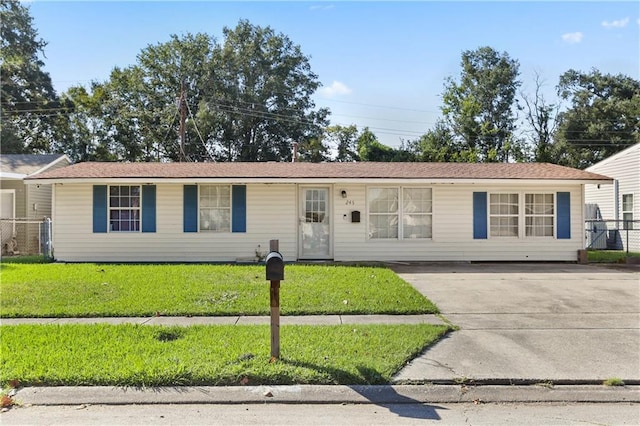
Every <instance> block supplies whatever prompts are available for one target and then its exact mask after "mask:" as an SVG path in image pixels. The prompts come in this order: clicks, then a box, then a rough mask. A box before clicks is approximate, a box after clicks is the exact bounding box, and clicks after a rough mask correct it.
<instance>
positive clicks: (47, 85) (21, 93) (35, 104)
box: [0, 0, 59, 153]
mask: <svg viewBox="0 0 640 426" xmlns="http://www.w3.org/2000/svg"><path fill="white" fill-rule="evenodd" d="M45 46H46V42H45V41H44V40H42V39H41V38H39V37H38V32H37V31H36V30H35V29H34V27H33V18H32V17H31V15H30V13H29V9H28V8H27V7H26V6H24V5H23V4H22V3H20V2H18V1H11V0H1V1H0V61H1V62H2V66H1V67H0V84H1V86H0V89H1V93H0V107H1V118H0V133H1V135H0V137H1V139H2V145H1V149H2V152H3V153H47V152H51V150H52V146H51V141H52V140H53V139H54V135H53V132H54V126H53V123H54V121H55V117H56V115H57V114H58V112H59V109H58V108H59V103H58V96H57V94H56V92H55V90H54V89H53V85H52V83H51V77H50V76H49V74H48V73H46V72H44V71H43V69H42V68H43V67H44V62H43V61H42V59H41V55H43V51H44V47H45Z"/></svg>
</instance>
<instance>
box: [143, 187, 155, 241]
mask: <svg viewBox="0 0 640 426" xmlns="http://www.w3.org/2000/svg"><path fill="white" fill-rule="evenodd" d="M142 232H156V186H155V185H142Z"/></svg>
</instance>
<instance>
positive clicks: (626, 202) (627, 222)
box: [622, 194, 633, 229]
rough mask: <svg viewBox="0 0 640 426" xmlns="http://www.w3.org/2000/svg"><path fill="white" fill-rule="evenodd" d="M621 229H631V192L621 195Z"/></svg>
mask: <svg viewBox="0 0 640 426" xmlns="http://www.w3.org/2000/svg"><path fill="white" fill-rule="evenodd" d="M622 220H623V221H624V222H622V229H633V194H623V195H622Z"/></svg>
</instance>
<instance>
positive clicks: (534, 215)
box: [522, 192, 558, 238]
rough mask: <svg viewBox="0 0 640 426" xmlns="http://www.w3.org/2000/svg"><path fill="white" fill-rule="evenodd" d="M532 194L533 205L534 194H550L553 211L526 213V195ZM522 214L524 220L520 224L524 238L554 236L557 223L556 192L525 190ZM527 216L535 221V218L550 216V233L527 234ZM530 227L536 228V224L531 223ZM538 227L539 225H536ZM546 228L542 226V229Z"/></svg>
mask: <svg viewBox="0 0 640 426" xmlns="http://www.w3.org/2000/svg"><path fill="white" fill-rule="evenodd" d="M528 195H530V196H533V198H534V204H533V205H534V206H535V196H536V195H542V196H544V197H546V196H551V202H552V203H553V204H552V205H551V207H552V209H553V213H551V214H549V213H535V212H532V213H527V196H528ZM523 207H524V208H523V209H522V210H523V214H524V222H523V224H522V226H523V228H524V236H525V238H555V237H556V234H557V229H556V228H557V226H558V225H557V223H558V216H557V215H558V200H557V199H556V194H554V193H551V192H525V193H524V200H523ZM528 218H532V219H534V221H535V218H551V222H552V223H551V235H527V219H528ZM532 227H533V228H534V229H536V225H535V224H533V225H532ZM538 228H539V227H538ZM545 228H547V227H546V226H543V229H545Z"/></svg>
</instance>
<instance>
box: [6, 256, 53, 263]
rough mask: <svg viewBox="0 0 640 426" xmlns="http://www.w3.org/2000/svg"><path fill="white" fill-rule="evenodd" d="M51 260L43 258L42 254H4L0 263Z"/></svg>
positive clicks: (45, 261) (43, 261)
mask: <svg viewBox="0 0 640 426" xmlns="http://www.w3.org/2000/svg"><path fill="white" fill-rule="evenodd" d="M51 262H52V260H49V259H45V258H44V256H8V257H7V256H4V257H2V259H0V263H51Z"/></svg>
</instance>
